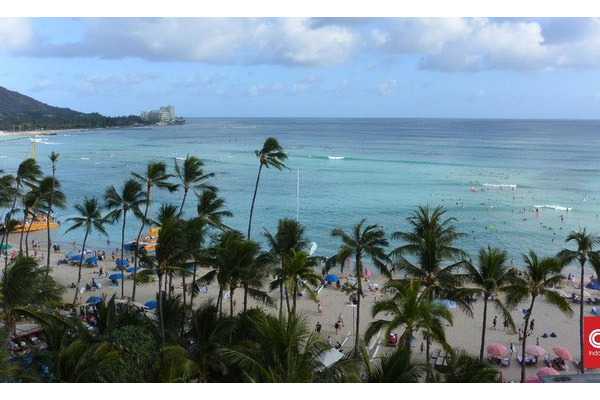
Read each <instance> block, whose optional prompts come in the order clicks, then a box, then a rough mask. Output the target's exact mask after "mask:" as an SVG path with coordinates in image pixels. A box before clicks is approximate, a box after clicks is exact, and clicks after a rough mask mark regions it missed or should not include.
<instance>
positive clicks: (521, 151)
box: [0, 118, 600, 264]
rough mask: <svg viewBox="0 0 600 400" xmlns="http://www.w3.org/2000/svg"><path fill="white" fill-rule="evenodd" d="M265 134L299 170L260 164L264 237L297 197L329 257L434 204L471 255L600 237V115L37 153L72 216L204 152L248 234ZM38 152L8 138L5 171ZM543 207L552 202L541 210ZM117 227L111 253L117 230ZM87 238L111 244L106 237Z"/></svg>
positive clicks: (159, 138) (200, 136) (161, 132)
mask: <svg viewBox="0 0 600 400" xmlns="http://www.w3.org/2000/svg"><path fill="white" fill-rule="evenodd" d="M268 136H275V137H276V138H277V139H278V140H279V141H280V143H281V145H282V146H283V147H284V149H285V151H286V152H287V153H288V155H289V160H288V161H287V165H288V167H289V168H290V170H289V171H277V170H272V169H267V170H263V174H262V176H261V182H260V187H259V191H258V196H257V199H256V206H255V214H254V221H253V232H252V236H253V237H254V238H260V236H259V232H260V231H262V230H263V228H266V229H268V230H270V231H271V232H274V231H275V230H276V227H277V221H278V219H279V218H281V217H288V218H295V217H296V211H297V209H296V206H297V200H298V199H299V219H300V221H301V222H302V223H303V224H304V225H305V226H306V228H307V233H308V236H309V238H310V240H312V241H314V242H316V243H317V244H318V249H317V251H316V253H315V255H322V256H330V255H332V254H333V252H334V251H335V250H336V248H337V247H338V245H339V243H338V242H337V240H336V239H333V238H331V237H330V232H331V230H332V229H333V228H335V227H340V228H342V229H348V230H349V229H350V227H351V226H352V225H353V224H354V223H356V222H358V221H359V220H360V219H361V218H366V219H367V222H368V223H376V224H380V225H381V226H383V227H384V228H385V231H386V232H388V233H392V232H394V231H397V230H405V229H407V228H408V225H407V223H406V221H405V218H406V217H407V216H408V215H409V214H410V213H411V212H412V211H413V210H414V209H415V208H416V207H417V206H418V205H425V204H429V205H430V206H431V207H434V206H437V205H443V206H444V207H445V208H446V209H447V215H448V216H453V217H456V218H457V220H458V221H457V226H458V227H459V229H460V230H461V231H463V232H465V233H467V234H468V236H467V237H465V238H464V239H462V240H461V242H460V245H461V246H462V247H463V248H464V249H465V250H467V251H468V252H469V253H470V254H471V255H473V256H475V255H476V252H477V250H478V249H479V248H481V247H483V246H487V245H488V244H490V245H492V246H499V247H502V248H506V249H507V250H508V252H509V259H514V261H515V263H516V264H518V263H520V260H521V254H522V253H524V252H527V251H528V250H529V249H534V250H536V251H537V252H538V253H539V254H542V255H551V254H554V253H556V252H557V251H558V250H560V249H561V248H562V247H563V246H564V239H565V236H566V234H567V233H568V232H569V231H571V230H576V229H578V227H580V226H581V227H587V228H588V230H590V231H592V232H595V233H600V221H599V220H598V213H599V212H600V211H599V206H600V164H599V162H598V161H597V157H598V154H600V121H559V120H556V121H548V120H544V121H538V120H535V121H534V120H479V119H477V120H475V119H472V120H469V119H312V118H307V119H293V118H292V119H288V118H281V119H273V118H268V119H267V118H224V119H220V118H219V119H188V120H187V124H186V125H183V126H155V127H144V128H135V129H117V130H99V131H90V132H67V133H59V134H57V135H56V136H44V137H39V139H40V142H39V143H38V144H37V146H36V153H37V154H36V159H37V160H38V162H39V163H40V164H41V165H42V167H43V168H44V170H45V172H46V173H48V174H50V173H51V168H50V162H49V160H48V157H47V155H48V154H49V153H50V152H51V151H55V152H58V153H60V161H59V164H58V172H57V176H58V178H59V180H60V181H61V183H62V186H63V191H64V192H65V193H66V194H67V197H68V203H69V208H68V209H66V210H60V211H58V218H59V220H62V221H64V220H65V219H66V218H68V217H70V216H73V215H74V213H73V209H72V206H73V205H74V204H75V203H78V202H81V201H82V199H83V197H84V196H86V195H87V196H98V197H102V195H103V193H104V190H105V189H106V187H107V186H109V185H115V187H117V188H119V187H120V186H121V185H122V183H123V181H124V180H125V179H126V178H128V177H129V176H130V173H131V172H133V171H135V172H139V173H142V172H143V170H144V167H145V164H146V163H148V162H150V161H165V162H166V163H167V164H168V165H169V168H170V169H171V172H173V165H174V160H175V159H183V158H185V157H186V155H187V154H192V155H195V156H197V157H199V158H201V159H202V160H204V162H205V171H206V172H214V173H215V174H216V176H215V177H214V178H213V179H212V181H211V183H212V184H214V185H216V186H217V187H218V188H219V189H220V195H221V196H222V197H223V198H224V199H225V201H226V205H227V207H228V208H229V209H230V210H231V211H232V212H233V213H234V217H233V218H231V219H230V220H228V221H227V223H228V224H229V225H230V226H232V227H234V228H237V229H240V230H241V231H242V232H246V229H247V223H248V222H247V221H248V215H249V210H250V203H251V200H252V193H253V190H254V182H255V179H256V173H257V171H258V161H257V158H256V156H255V155H254V151H255V150H256V149H260V148H261V147H262V144H263V142H264V140H265V138H266V137H268ZM30 146H31V142H30V140H29V138H26V137H23V138H15V137H4V138H2V139H0V169H3V170H4V171H5V172H14V171H15V169H16V167H17V165H18V164H19V162H21V161H22V160H23V159H24V158H26V157H27V155H28V152H29V150H30ZM330 156H331V157H343V159H330V158H329V157H330ZM298 171H299V173H298ZM298 174H299V177H300V179H299V187H300V195H299V198H297V194H296V191H297V177H298ZM511 185H516V186H511ZM155 199H156V204H155V207H154V209H155V210H157V209H158V205H159V203H161V202H172V203H174V204H176V205H179V204H180V202H181V193H175V194H168V193H165V192H157V193H156V195H155ZM195 200H196V199H195V197H194V196H188V201H187V204H186V210H185V212H186V215H187V216H192V215H194V214H195V209H196V201H195ZM536 206H552V207H554V208H542V207H537V208H538V210H537V212H536ZM563 208H571V210H569V211H565V210H564V209H563ZM136 228H137V223H136V222H132V223H131V224H130V225H129V226H128V227H127V239H132V238H133V237H134V236H135V234H136ZM65 230H66V224H63V225H62V226H61V228H59V229H57V230H56V231H53V236H54V240H56V241H63V242H67V243H70V242H72V241H73V240H77V241H80V240H81V239H82V234H81V233H69V234H65V233H64V231H65ZM109 233H110V239H111V247H114V246H115V245H116V244H117V242H119V240H120V228H119V226H118V225H117V226H112V227H110V228H109ZM90 241H91V242H92V245H95V246H99V247H103V248H105V247H106V239H104V238H100V237H99V236H98V235H94V236H93V237H92V238H90ZM398 244H399V243H393V245H398Z"/></svg>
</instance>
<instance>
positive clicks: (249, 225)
mask: <svg viewBox="0 0 600 400" xmlns="http://www.w3.org/2000/svg"><path fill="white" fill-rule="evenodd" d="M262 167H263V165H262V163H260V166H259V167H258V175H257V176H256V185H254V195H253V196H252V205H251V206H250V218H249V219H248V235H247V236H246V238H247V239H248V240H250V231H251V230H252V214H253V213H254V202H255V201H256V193H257V192H258V182H259V181H260V172H261V171H262ZM247 302H248V286H247V285H246V284H244V311H246V304H247Z"/></svg>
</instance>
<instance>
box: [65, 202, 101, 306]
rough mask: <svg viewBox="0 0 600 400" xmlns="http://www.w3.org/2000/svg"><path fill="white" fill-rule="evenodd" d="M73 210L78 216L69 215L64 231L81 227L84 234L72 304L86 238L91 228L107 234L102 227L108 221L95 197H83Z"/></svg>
mask: <svg viewBox="0 0 600 400" xmlns="http://www.w3.org/2000/svg"><path fill="white" fill-rule="evenodd" d="M75 210H76V211H77V212H78V213H79V216H78V217H71V218H68V219H67V220H66V222H72V225H71V226H70V227H69V229H67V230H66V231H65V233H68V232H71V231H74V230H76V229H79V228H83V229H84V231H85V234H84V236H83V245H82V246H81V259H80V260H79V272H78V275H77V286H76V288H75V296H74V297H73V304H76V302H77V295H78V294H79V284H80V283H81V266H82V264H83V257H84V251H85V244H86V242H87V238H88V236H89V235H90V233H92V230H94V229H95V230H97V231H98V233H100V234H102V235H104V236H108V234H107V233H106V230H105V229H104V224H106V223H107V222H108V221H107V219H106V217H103V216H102V214H101V213H102V206H101V205H100V204H99V203H98V199H97V198H95V197H92V198H88V197H87V196H85V197H84V199H83V203H81V204H75Z"/></svg>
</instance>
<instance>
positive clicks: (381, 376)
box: [364, 346, 424, 383]
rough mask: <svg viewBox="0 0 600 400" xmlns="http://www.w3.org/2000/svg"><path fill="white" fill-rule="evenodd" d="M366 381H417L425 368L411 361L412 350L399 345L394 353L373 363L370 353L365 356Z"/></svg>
mask: <svg viewBox="0 0 600 400" xmlns="http://www.w3.org/2000/svg"><path fill="white" fill-rule="evenodd" d="M364 369H365V378H366V379H365V381H366V382H368V383H417V382H419V380H420V379H421V377H422V376H423V375H424V368H423V367H422V366H420V365H418V364H414V363H413V362H412V361H411V352H410V350H408V349H407V348H406V347H403V346H399V347H398V348H397V349H396V350H395V351H394V352H393V353H392V354H388V355H384V356H383V357H381V359H380V360H379V363H377V364H375V365H372V363H371V361H370V360H369V357H368V354H367V355H366V357H364Z"/></svg>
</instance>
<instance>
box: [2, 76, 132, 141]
mask: <svg viewBox="0 0 600 400" xmlns="http://www.w3.org/2000/svg"><path fill="white" fill-rule="evenodd" d="M142 124H143V123H142V120H141V118H140V117H138V116H133V115H130V116H127V117H105V116H103V115H100V114H98V113H90V114H86V113H82V112H78V111H74V110H71V109H70V108H61V107H54V106H50V105H48V104H45V103H42V102H41V101H38V100H36V99H33V98H31V97H29V96H25V95H23V94H21V93H19V92H14V91H12V90H8V89H6V88H4V87H1V86H0V130H4V131H19V130H40V129H78V128H104V127H116V126H132V125H142Z"/></svg>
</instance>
